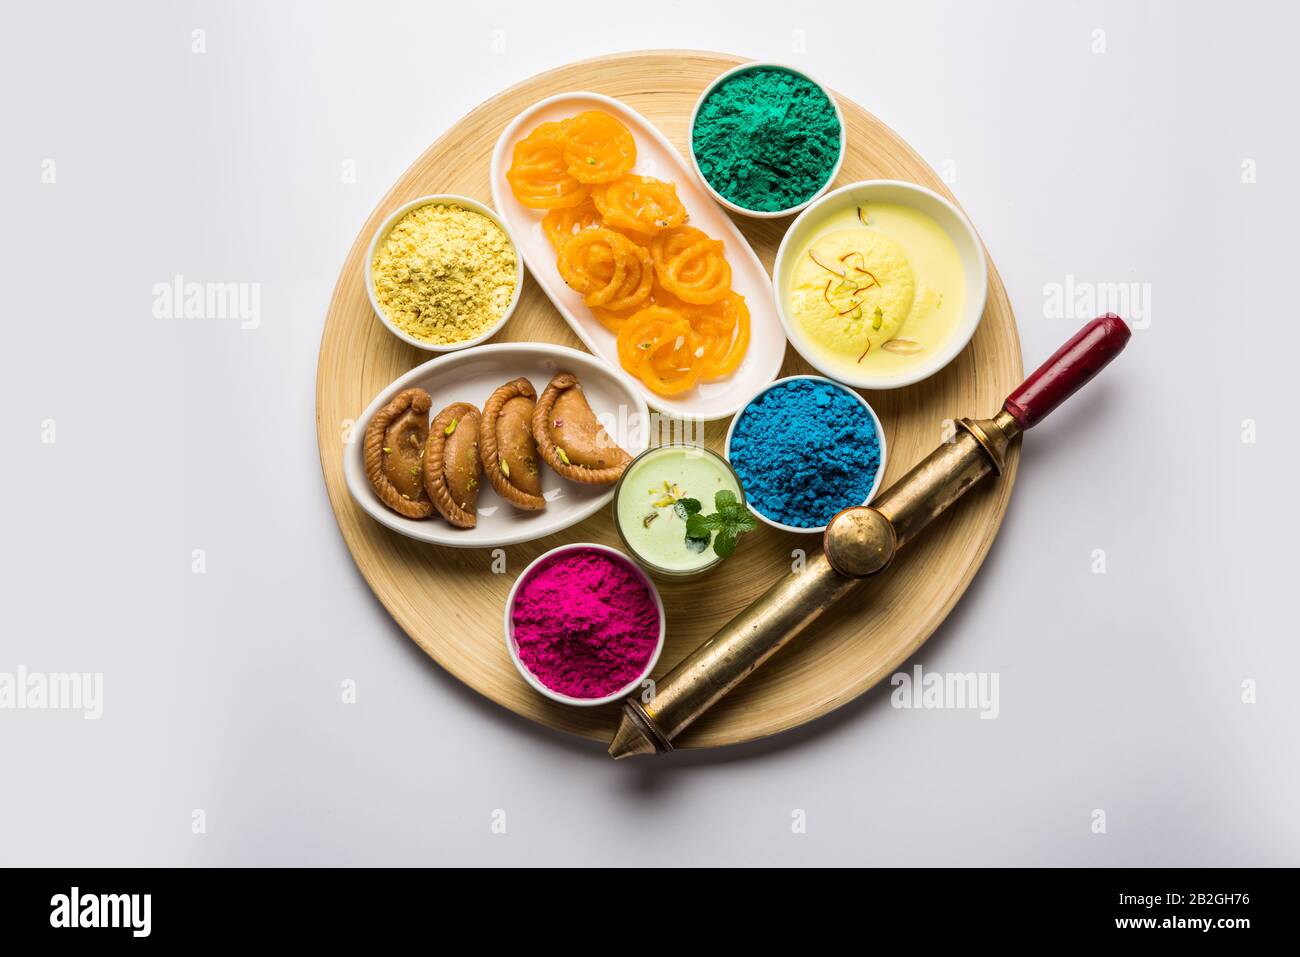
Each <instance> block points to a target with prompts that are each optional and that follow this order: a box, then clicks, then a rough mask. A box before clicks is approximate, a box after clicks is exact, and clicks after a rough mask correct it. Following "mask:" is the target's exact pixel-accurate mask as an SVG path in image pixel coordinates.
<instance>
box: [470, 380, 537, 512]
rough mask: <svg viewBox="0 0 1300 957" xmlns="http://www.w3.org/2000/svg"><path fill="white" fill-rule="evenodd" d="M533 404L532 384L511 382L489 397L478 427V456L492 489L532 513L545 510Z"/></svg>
mask: <svg viewBox="0 0 1300 957" xmlns="http://www.w3.org/2000/svg"><path fill="white" fill-rule="evenodd" d="M536 401H537V390H535V389H534V388H533V384H532V383H531V382H529V381H528V380H527V379H525V378H523V377H520V378H518V379H512V380H511V381H510V382H507V383H506V384H505V385H503V386H501V388H499V389H497V390H496V391H495V392H493V393H492V395H491V396H490V397H489V398H488V400H487V404H486V405H484V406H483V418H482V421H480V422H479V427H478V450H479V456H480V457H481V458H482V459H483V471H484V473H485V474H486V475H487V478H488V481H489V482H491V483H492V488H493V489H495V490H496V493H497V494H498V495H500V496H501V497H502V498H503V499H505V500H506V501H507V502H509V503H510V504H511V505H515V506H517V507H519V508H522V509H527V510H528V511H533V512H535V511H539V510H541V509H544V508H546V499H544V498H543V497H542V476H541V465H540V463H539V462H538V459H537V443H536V442H535V441H534V440H533V433H532V418H533V409H534V406H535V404H536Z"/></svg>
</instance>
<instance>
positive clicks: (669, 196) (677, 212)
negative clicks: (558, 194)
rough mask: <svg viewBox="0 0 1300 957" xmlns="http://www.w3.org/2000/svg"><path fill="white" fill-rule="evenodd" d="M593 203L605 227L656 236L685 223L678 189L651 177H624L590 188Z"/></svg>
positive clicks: (684, 208)
mask: <svg viewBox="0 0 1300 957" xmlns="http://www.w3.org/2000/svg"><path fill="white" fill-rule="evenodd" d="M591 201H592V202H593V203H595V204H596V208H597V209H598V210H600V215H601V216H603V217H604V218H605V225H607V226H614V227H618V228H620V229H627V230H631V231H632V232H635V233H644V234H646V235H647V236H650V235H653V234H655V233H657V232H659V231H660V230H662V229H671V228H672V227H674V226H680V225H681V224H682V223H684V222H686V207H685V206H683V205H682V201H681V200H680V199H678V198H677V187H676V186H674V185H673V184H672V183H665V182H664V181H663V180H659V179H651V178H650V177H648V176H624V177H623V178H622V179H617V180H614V182H612V183H601V184H599V185H597V186H593V187H592V188H591Z"/></svg>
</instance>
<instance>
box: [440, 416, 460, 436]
mask: <svg viewBox="0 0 1300 957" xmlns="http://www.w3.org/2000/svg"><path fill="white" fill-rule="evenodd" d="M457 421H458V420H456V419H452V420H451V421H450V422H448V423H447V427H446V428H445V429H443V430H442V434H443V435H451V434H452V433H453V432H455V431H456V422H457Z"/></svg>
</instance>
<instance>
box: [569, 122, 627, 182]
mask: <svg viewBox="0 0 1300 957" xmlns="http://www.w3.org/2000/svg"><path fill="white" fill-rule="evenodd" d="M560 145H561V146H562V148H563V150H564V163H565V167H566V169H567V171H568V173H569V175H570V176H572V177H573V178H574V179H576V180H578V181H579V182H581V183H608V182H611V181H613V180H616V179H618V178H619V177H620V176H622V175H623V174H624V173H626V172H627V171H628V170H630V169H631V168H632V165H633V164H634V163H635V162H636V140H634V139H633V138H632V134H631V133H630V132H628V128H627V127H626V126H624V125H623V124H622V123H620V122H619V121H618V120H616V119H615V118H614V117H612V116H610V115H609V114H608V113H602V112H600V111H599V110H588V111H587V112H585V113H579V114H578V115H577V116H575V117H572V118H571V119H569V120H567V121H566V122H565V124H564V129H563V132H562V133H561V135H560Z"/></svg>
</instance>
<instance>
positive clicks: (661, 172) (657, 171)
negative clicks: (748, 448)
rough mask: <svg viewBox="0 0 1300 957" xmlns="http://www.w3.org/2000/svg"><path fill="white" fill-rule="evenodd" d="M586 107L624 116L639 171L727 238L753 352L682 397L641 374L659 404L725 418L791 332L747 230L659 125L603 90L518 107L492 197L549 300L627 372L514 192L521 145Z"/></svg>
mask: <svg viewBox="0 0 1300 957" xmlns="http://www.w3.org/2000/svg"><path fill="white" fill-rule="evenodd" d="M584 110H601V111H603V112H605V113H609V114H610V115H612V116H614V117H616V118H617V119H619V120H620V121H621V122H622V123H623V125H624V126H626V127H627V128H628V129H629V130H631V132H632V136H633V137H634V138H635V139H636V165H635V166H633V167H632V172H633V173H638V174H641V175H645V176H654V177H656V178H658V179H666V180H672V181H673V182H674V183H676V184H677V195H678V196H679V197H680V198H681V201H682V203H683V204H685V206H686V210H687V212H688V213H689V214H690V220H689V222H690V224H691V225H692V226H698V227H699V228H700V229H702V230H704V231H705V232H706V233H708V234H709V235H710V236H713V237H715V238H717V239H721V240H722V241H723V242H724V243H725V244H726V255H727V261H728V262H729V263H731V288H732V289H734V290H735V291H736V292H738V293H740V295H742V296H744V297H745V302H746V304H748V306H749V323H750V330H751V332H750V339H749V350H748V351H747V352H746V353H745V358H744V359H743V360H742V361H741V363H740V367H739V368H737V369H736V371H735V372H733V373H731V375H729V376H725V377H724V378H721V379H718V380H716V381H714V382H701V383H699V384H698V385H696V386H695V387H694V388H692V389H689V390H687V391H686V392H683V393H681V394H680V395H671V396H663V395H658V394H657V393H655V392H654V391H652V390H651V389H650V387H649V386H647V385H646V384H645V383H643V382H641V381H640V380H634V382H635V385H636V387H637V389H638V390H639V391H640V392H641V394H642V395H643V396H644V397H645V399H646V401H647V402H648V403H649V404H650V407H651V408H653V409H658V410H659V411H661V412H664V413H667V414H668V415H671V416H676V417H678V418H684V419H692V418H694V419H706V420H713V419H722V418H726V417H727V416H729V415H731V414H732V413H734V412H735V411H736V409H738V408H739V407H740V406H739V405H738V404H737V403H738V402H739V401H740V400H741V399H742V398H743V397H744V396H745V395H747V394H748V393H750V392H752V391H753V390H754V389H756V388H758V387H759V386H761V385H764V384H766V383H768V382H771V381H772V380H773V379H775V378H776V377H777V375H778V374H779V373H780V371H781V363H782V361H784V359H785V333H783V332H782V331H781V320H780V319H779V318H777V314H776V303H774V302H773V301H772V279H771V277H770V276H768V274H767V269H766V268H765V267H764V266H763V263H762V261H761V260H760V259H759V258H758V256H757V255H755V253H754V249H753V247H752V246H750V245H749V242H748V241H747V240H746V239H745V237H744V236H743V235H742V234H741V232H740V229H739V228H738V227H737V226H736V224H735V222H733V221H732V219H731V217H730V216H728V215H727V214H726V213H725V212H723V211H722V210H721V209H720V208H718V205H717V204H716V203H714V202H712V201H710V199H709V194H708V191H707V190H706V189H705V188H704V187H703V186H702V185H701V184H700V181H699V179H698V178H697V177H695V176H692V175H691V168H690V166H689V165H688V164H687V162H686V161H685V160H684V159H682V154H681V153H679V152H678V151H677V148H676V147H674V146H673V144H672V143H670V142H669V141H668V139H667V138H666V137H665V136H664V135H663V133H661V132H659V129H658V128H657V127H656V126H655V125H654V124H653V123H651V122H650V121H649V120H647V119H646V118H645V117H644V116H642V115H641V114H640V113H638V112H637V111H636V110H634V109H632V108H631V107H630V106H628V105H627V104H626V103H622V102H620V101H618V100H615V99H611V98H610V97H608V96H603V95H602V94H600V93H582V92H576V93H560V94H557V95H556V96H551V97H547V98H546V99H544V100H541V101H539V102H537V103H534V104H533V105H532V106H530V107H528V108H527V109H526V110H524V111H523V112H522V113H520V114H519V115H518V116H517V117H515V119H513V120H512V121H511V122H510V124H509V125H508V126H507V127H506V128H505V129H504V130H503V131H502V132H501V136H500V138H499V139H498V140H497V145H496V148H495V149H494V150H493V151H492V169H491V174H490V175H491V178H492V202H493V203H494V204H495V205H496V207H497V209H499V210H501V218H502V219H505V220H506V221H507V222H509V223H510V226H511V229H512V231H513V235H514V237H515V240H516V241H517V242H518V243H519V247H520V248H521V249H522V250H523V253H524V261H525V262H526V263H527V264H528V271H529V272H531V273H532V274H533V278H534V279H535V280H537V285H539V286H541V287H542V291H543V292H544V293H546V295H547V296H548V297H549V298H550V300H551V302H552V303H553V304H554V305H555V308H556V309H558V310H559V312H560V315H561V316H563V317H564V320H565V321H566V322H567V323H568V324H569V327H570V328H571V329H572V330H573V331H574V333H575V334H576V335H577V337H578V338H579V339H581V340H582V342H583V345H585V346H586V347H587V348H588V349H590V350H591V351H592V352H593V353H595V354H596V355H597V356H599V357H600V358H601V359H603V360H604V361H605V362H606V363H608V364H609V367H610V368H612V369H617V370H619V372H620V374H626V373H624V372H623V368H622V365H621V364H620V363H619V360H618V344H617V339H616V337H615V335H614V333H612V332H610V331H609V330H608V329H606V328H605V327H604V326H603V325H601V323H600V320H598V319H597V318H596V317H595V316H594V315H592V312H591V310H590V309H589V308H587V306H586V305H584V304H583V301H582V296H581V295H580V294H579V293H577V292H576V291H574V290H573V289H570V288H569V286H568V285H567V284H566V283H565V282H564V280H563V279H561V278H560V273H559V271H558V270H557V269H556V267H555V248H554V247H553V246H552V245H551V242H550V240H549V239H547V238H546V234H545V233H544V232H542V215H543V214H542V211H541V210H536V209H529V208H527V207H526V206H524V205H523V204H522V203H520V202H519V200H517V199H515V195H514V193H513V192H511V189H510V184H509V183H508V182H507V181H506V170H508V169H509V168H510V163H511V159H512V155H513V153H514V147H515V144H516V143H517V142H518V141H519V140H521V139H523V138H524V137H525V136H527V135H528V134H529V133H531V132H532V131H533V129H534V128H535V127H536V126H537V125H538V124H540V123H544V122H546V121H548V120H562V119H565V118H566V117H570V116H573V115H574V114H575V113H581V112H582V111H584Z"/></svg>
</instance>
